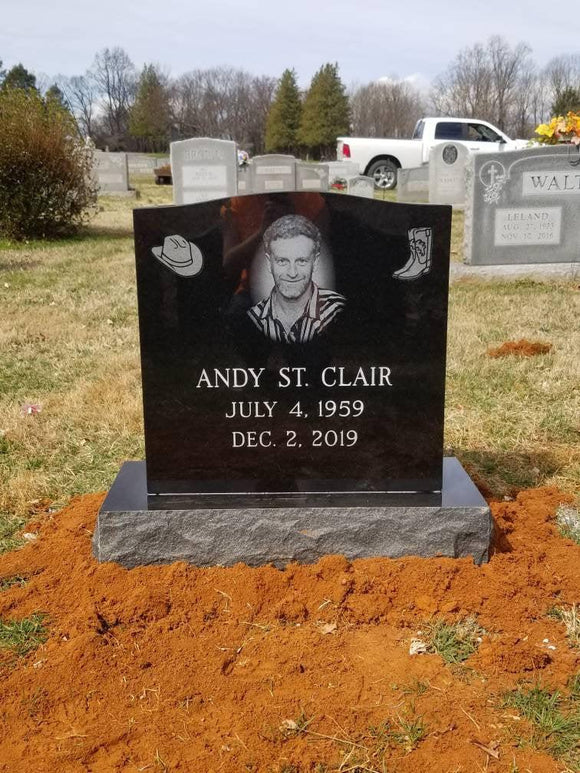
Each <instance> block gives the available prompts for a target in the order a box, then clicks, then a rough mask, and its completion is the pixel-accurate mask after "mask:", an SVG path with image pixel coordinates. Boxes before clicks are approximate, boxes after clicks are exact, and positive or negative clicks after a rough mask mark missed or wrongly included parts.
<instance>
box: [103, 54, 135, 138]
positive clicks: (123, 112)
mask: <svg viewBox="0 0 580 773" xmlns="http://www.w3.org/2000/svg"><path fill="white" fill-rule="evenodd" d="M92 71H93V75H94V81H95V84H96V86H97V89H98V93H99V97H100V107H101V109H102V111H103V119H104V125H105V128H106V130H107V132H108V134H109V141H110V142H111V144H112V145H113V146H115V145H117V146H119V147H122V146H123V145H124V144H125V142H126V138H127V127H128V118H129V110H130V108H131V105H132V103H133V100H134V98H135V91H136V83H137V78H136V72H135V67H134V65H133V62H132V61H131V60H130V59H129V56H128V55H127V54H126V53H125V51H124V50H123V49H122V48H118V47H116V48H104V49H103V50H102V51H100V52H99V53H98V54H97V55H96V57H95V62H94V64H93V70H92Z"/></svg>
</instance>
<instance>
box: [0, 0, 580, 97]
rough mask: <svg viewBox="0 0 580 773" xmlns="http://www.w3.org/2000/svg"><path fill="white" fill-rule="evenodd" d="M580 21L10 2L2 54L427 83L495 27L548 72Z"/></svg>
mask: <svg viewBox="0 0 580 773" xmlns="http://www.w3.org/2000/svg"><path fill="white" fill-rule="evenodd" d="M552 9H553V10H554V12H553V13H551V10H552ZM579 27H580V23H579V22H578V20H577V18H576V16H575V14H574V11H573V9H572V6H569V7H568V8H567V9H566V8H562V9H561V8H557V7H556V6H554V5H553V4H550V3H548V2H546V0H526V2H525V3H524V2H522V0H519V2H517V1H516V2H515V3H514V2H510V0H502V1H501V2H500V0H485V1H484V0H469V2H466V0H461V1H460V0H447V2H446V1H445V0H442V1H441V2H437V1H436V0H409V1H408V2H405V1H404V0H403V2H400V1H399V2H394V0H359V3H358V4H355V3H354V2H351V0H348V1H347V0H333V2H324V0H287V2H280V0H262V2H260V0H244V2H243V3H241V2H235V0H213V2H212V0H189V2H188V0H181V1H179V0H155V1H154V0H90V2H87V0H76V2H75V1H73V0H0V59H1V60H2V61H3V62H4V67H5V68H10V67H12V66H13V65H15V64H18V63H19V62H21V63H22V64H23V65H24V66H25V67H26V68H27V69H29V70H32V71H33V72H34V73H35V74H37V75H39V74H42V73H44V74H47V75H49V76H55V75H57V74H59V73H60V74H63V75H80V74H82V73H83V72H84V71H85V70H86V69H87V68H88V67H89V66H90V65H91V63H92V61H93V58H94V55H95V53H96V52H97V51H100V50H101V49H103V48H105V47H107V46H108V47H113V46H121V47H122V48H124V49H125V51H126V52H127V53H128V54H129V56H130V58H131V59H132V61H133V62H134V64H135V65H136V66H137V67H141V66H142V65H143V64H144V63H145V62H157V63H159V64H161V65H163V66H164V68H165V69H166V70H167V71H168V72H169V73H170V74H171V75H173V76H176V75H180V74H181V73H183V72H187V71H188V70H192V69H197V68H206V67H212V66H216V65H231V66H235V67H240V68H244V69H246V70H248V71H249V72H251V73H253V74H255V75H273V76H279V75H280V74H281V73H282V71H283V70H284V69H285V68H286V67H294V68H295V70H296V72H297V75H298V80H299V82H300V85H301V86H303V87H306V86H308V84H309V82H310V78H311V77H312V75H313V74H314V72H315V71H316V70H317V69H318V68H319V67H320V66H321V65H322V64H324V63H325V62H335V61H336V62H338V64H339V68H340V74H341V76H342V79H343V81H344V82H345V83H346V84H347V85H349V86H350V85H351V84H353V83H367V82H369V81H371V80H376V79H378V78H380V77H383V76H390V75H396V76H398V77H400V78H404V77H409V76H414V78H415V79H417V80H418V81H419V82H423V83H425V82H428V81H430V80H431V79H432V78H433V77H434V76H436V75H437V74H439V73H441V72H442V71H443V70H445V68H446V67H447V65H448V64H449V63H450V62H451V61H452V60H453V58H454V57H455V55H456V54H457V53H458V52H459V50H460V49H461V48H464V47H466V46H471V45H473V44H474V43H477V42H485V41H486V40H487V38H488V37H489V36H490V35H493V34H499V35H502V36H503V37H505V39H506V40H507V41H508V42H509V43H510V44H512V45H514V44H516V43H519V42H521V41H523V42H526V43H528V44H529V45H530V46H531V47H532V49H533V51H532V55H533V58H534V60H535V61H536V63H537V64H538V65H539V66H541V67H542V66H544V65H545V64H546V63H547V62H548V61H549V60H550V59H551V58H552V57H554V56H558V55H560V54H564V53H578V52H580V40H579V35H578V31H579Z"/></svg>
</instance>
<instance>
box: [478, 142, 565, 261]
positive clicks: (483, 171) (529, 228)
mask: <svg viewBox="0 0 580 773" xmlns="http://www.w3.org/2000/svg"><path fill="white" fill-rule="evenodd" d="M467 179H468V197H467V209H466V218H465V256H466V262H467V263H473V264H475V265H492V264H498V263H503V264H506V263H507V264H517V263H568V262H577V261H579V260H580V218H579V217H578V215H579V212H580V151H579V149H578V148H576V147H574V146H571V145H570V146H565V147H546V146H541V147H536V148H530V149H525V150H519V151H504V152H503V153H481V154H473V156H472V159H471V161H470V164H469V165H468V167H467Z"/></svg>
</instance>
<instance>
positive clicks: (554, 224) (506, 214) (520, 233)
mask: <svg viewBox="0 0 580 773" xmlns="http://www.w3.org/2000/svg"><path fill="white" fill-rule="evenodd" d="M561 224H562V208H561V207H538V208H535V207H525V208H520V209H511V208H510V209H498V210H496V213H495V241H494V245H495V246H496V247H505V246H509V245H524V244H560V231H561Z"/></svg>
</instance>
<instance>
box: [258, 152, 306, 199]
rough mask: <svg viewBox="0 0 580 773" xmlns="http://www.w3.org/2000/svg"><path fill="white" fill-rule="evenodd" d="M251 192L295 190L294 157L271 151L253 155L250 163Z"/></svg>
mask: <svg viewBox="0 0 580 773" xmlns="http://www.w3.org/2000/svg"><path fill="white" fill-rule="evenodd" d="M250 179H251V192H252V193H279V192H281V191H295V190H296V159H295V158H294V156H284V155H279V154H275V153H272V154H270V155H267V156H254V158H252V163H251V165H250Z"/></svg>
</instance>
